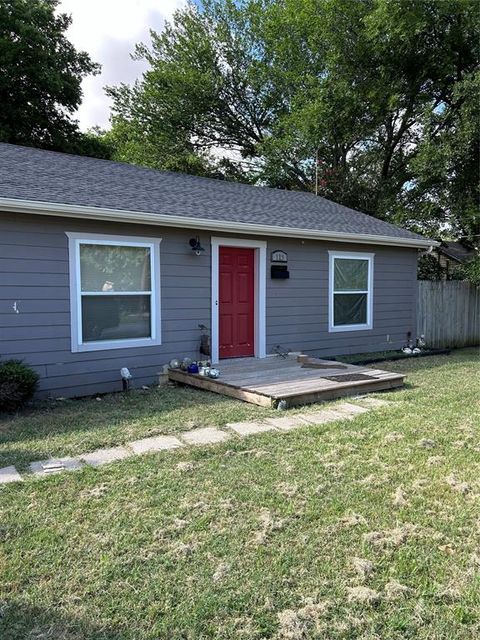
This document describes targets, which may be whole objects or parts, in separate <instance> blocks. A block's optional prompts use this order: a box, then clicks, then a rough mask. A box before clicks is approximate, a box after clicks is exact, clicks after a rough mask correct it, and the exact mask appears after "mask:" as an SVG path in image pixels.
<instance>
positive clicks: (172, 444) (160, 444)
mask: <svg viewBox="0 0 480 640" xmlns="http://www.w3.org/2000/svg"><path fill="white" fill-rule="evenodd" d="M128 446H129V447H131V448H132V449H133V452H134V453H136V454H138V455H139V454H142V453H149V452H150V451H163V450H165V449H176V448H177V447H183V446H184V445H183V442H180V440H179V439H178V438H174V437H173V436H156V437H153V438H143V439H142V440H135V441H134V442H129V443H128Z"/></svg>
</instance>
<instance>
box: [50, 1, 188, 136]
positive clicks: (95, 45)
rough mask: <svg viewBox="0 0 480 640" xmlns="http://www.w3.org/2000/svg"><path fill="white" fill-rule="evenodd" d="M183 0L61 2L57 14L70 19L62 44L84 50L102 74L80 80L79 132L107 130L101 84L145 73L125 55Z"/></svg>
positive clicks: (159, 26) (130, 79) (141, 65)
mask: <svg viewBox="0 0 480 640" xmlns="http://www.w3.org/2000/svg"><path fill="white" fill-rule="evenodd" d="M185 1H186V0H62V1H61V2H60V4H59V6H58V9H57V11H58V12H61V13H68V14H71V16H72V24H71V26H70V28H69V30H68V31H67V37H68V39H69V40H70V41H71V42H72V43H73V44H74V45H75V47H76V48H77V49H78V50H82V51H87V52H88V53H89V54H90V57H91V58H92V60H94V61H95V62H99V63H100V64H101V65H102V72H101V73H100V74H99V75H98V76H95V77H89V78H85V79H84V81H83V83H82V89H83V102H82V105H81V106H80V108H79V110H78V112H77V114H76V117H77V118H78V120H79V122H80V128H81V129H83V130H86V129H88V128H89V127H93V126H95V125H99V126H101V127H107V126H108V122H109V115H110V110H109V106H110V100H109V98H107V96H106V95H105V93H104V91H103V87H104V86H105V85H114V84H119V83H120V82H127V83H131V82H133V81H134V80H135V79H136V78H138V77H140V76H141V74H142V72H143V71H144V70H145V64H144V63H143V62H138V61H133V60H132V59H131V58H130V54H131V53H132V52H133V50H134V48H135V45H136V44H137V43H138V42H149V40H150V35H149V31H150V29H153V30H155V31H160V30H161V29H162V28H163V25H164V23H165V19H167V20H168V19H169V18H171V16H172V14H173V12H174V11H175V9H178V8H179V7H181V6H183V5H184V4H185Z"/></svg>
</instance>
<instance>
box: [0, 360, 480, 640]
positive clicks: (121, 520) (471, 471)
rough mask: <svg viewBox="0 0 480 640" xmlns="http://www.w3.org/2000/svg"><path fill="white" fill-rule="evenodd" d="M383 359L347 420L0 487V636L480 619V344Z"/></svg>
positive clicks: (108, 637) (393, 638)
mask: <svg viewBox="0 0 480 640" xmlns="http://www.w3.org/2000/svg"><path fill="white" fill-rule="evenodd" d="M388 366H389V365H388V364H387V365H386V367H388ZM391 366H392V368H394V369H398V370H400V371H405V372H407V373H408V375H409V378H408V381H409V386H408V387H407V388H406V389H405V390H403V391H401V392H396V393H390V394H388V399H389V400H390V402H391V405H390V406H389V407H384V408H382V409H381V410H372V411H371V412H369V413H368V414H364V415H360V416H358V417H356V418H355V419H354V420H352V421H348V422H347V421H342V422H339V423H336V424H333V423H330V424H323V425H318V426H305V427H301V428H299V429H296V430H293V431H291V432H288V433H281V434H280V433H265V434H262V435H259V436H254V437H252V438H251V439H249V440H248V441H247V440H240V439H238V440H234V439H231V440H230V441H229V442H228V443H224V444H219V445H215V446H211V447H206V448H201V447H199V448H195V449H194V450H192V449H188V450H187V449H186V448H182V449H177V450H174V451H169V452H158V453H155V454H152V455H148V456H143V457H138V458H133V457H132V458H129V459H126V460H124V461H121V462H118V463H115V464H112V465H107V466H105V467H102V468H98V469H92V468H85V469H83V470H81V471H79V472H76V473H72V474H65V475H62V476H53V477H48V478H45V479H42V480H34V479H27V480H26V481H25V482H24V483H19V484H18V485H10V486H4V487H2V488H1V489H0V544H1V547H2V554H3V555H0V603H1V604H0V609H1V611H2V616H1V617H0V637H1V638H2V640H4V639H5V640H26V639H28V640H37V639H38V640H39V639H40V638H42V640H163V639H165V640H166V639H168V640H199V639H202V640H238V639H239V638H242V639H243V638H245V640H357V639H358V640H360V639H361V640H379V639H381V640H404V639H413V638H415V640H417V639H418V640H472V639H473V638H477V637H480V627H479V620H480V605H479V603H480V579H479V576H480V559H479V547H478V540H479V536H480V519H479V515H478V514H479V506H480V500H479V480H478V478H479V477H480V457H479V456H478V449H479V447H480V440H479V435H478V430H477V429H478V427H477V425H478V424H480V411H479V408H478V402H477V400H478V393H479V388H478V382H477V379H476V378H475V374H476V372H477V368H478V360H477V355H476V354H475V353H472V352H468V351H464V352H459V353H457V354H455V355H452V356H451V357H436V358H423V359H421V360H415V361H413V360H412V361H410V360H407V361H401V362H397V363H393V364H392V365H391ZM144 398H146V399H149V398H150V396H149V394H146V395H145V396H144ZM167 400H168V398H167ZM167 404H168V402H167ZM98 405H99V406H103V401H102V402H101V403H98ZM220 405H221V406H222V407H225V405H223V404H222V403H220ZM237 405H238V403H236V404H235V403H233V404H232V405H229V406H232V407H237ZM123 409H124V410H125V407H124V408H123ZM172 410H173V409H172ZM210 410H211V406H210V407H208V409H205V408H203V409H202V408H199V411H205V414H204V415H205V416H206V415H207V413H208V411H210ZM114 414H115V412H114ZM179 415H180V414H179ZM177 417H178V416H177ZM217 418H218V420H219V421H220V422H221V420H228V421H236V420H238V416H235V418H233V417H231V416H228V417H227V416H224V417H222V418H220V416H219V414H217ZM22 419H24V418H22ZM123 419H128V411H125V415H124V416H123ZM152 419H153V418H152ZM191 419H193V418H191ZM196 423H197V424H201V420H196ZM392 433H395V434H400V435H401V436H402V437H398V436H395V437H394V438H393V437H387V436H388V434H392ZM29 437H30V436H26V438H25V440H24V441H23V442H22V444H21V447H20V448H21V449H22V451H24V452H25V451H27V450H28V446H29V445H28V438H29ZM423 439H429V440H432V441H434V442H435V446H434V447H428V446H427V447H425V446H422V445H420V444H419V442H420V441H421V440H423ZM17 440H21V435H18V437H17ZM460 441H461V442H462V445H461V446H460ZM70 442H73V440H71V441H70ZM35 446H37V445H35ZM22 455H23V454H22ZM432 459H433V461H432ZM394 503H396V504H394Z"/></svg>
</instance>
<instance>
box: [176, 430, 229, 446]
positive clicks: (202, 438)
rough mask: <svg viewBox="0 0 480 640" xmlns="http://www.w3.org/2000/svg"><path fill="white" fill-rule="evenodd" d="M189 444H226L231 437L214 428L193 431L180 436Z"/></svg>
mask: <svg viewBox="0 0 480 640" xmlns="http://www.w3.org/2000/svg"><path fill="white" fill-rule="evenodd" d="M180 436H181V437H182V439H183V440H185V442H186V443H187V444H215V443H217V442H224V441H225V440H228V438H229V437H230V436H229V435H228V433H225V431H220V430H219V429H215V428H214V427H205V428H204V429H192V430H191V431H186V432H185V433H182V434H180Z"/></svg>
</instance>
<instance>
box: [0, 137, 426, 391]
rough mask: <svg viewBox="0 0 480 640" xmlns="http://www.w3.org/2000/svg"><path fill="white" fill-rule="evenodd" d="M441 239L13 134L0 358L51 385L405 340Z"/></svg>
mask: <svg viewBox="0 0 480 640" xmlns="http://www.w3.org/2000/svg"><path fill="white" fill-rule="evenodd" d="M431 245H436V243H434V242H433V241H431V240H428V239H426V238H423V237H421V236H419V235H416V234H414V233H410V232H409V231H405V230H404V229H400V228H398V227H395V226H393V225H390V224H388V223H386V222H382V221H380V220H377V219H376V218H373V217H370V216H367V215H365V214H363V213H359V212H357V211H353V210H352V209H348V208H346V207H343V206H340V205H338V204H335V203H333V202H330V201H328V200H325V199H323V198H320V197H316V196H314V195H313V194H310V193H301V192H293V191H284V190H279V189H270V188H264V187H252V186H248V185H244V184H238V183H232V182H225V181H221V180H212V179H207V178H199V177H194V176H189V175H184V174H180V173H169V172H159V171H154V170H151V169H145V168H141V167H137V166H132V165H128V164H122V163H116V162H110V161H106V160H97V159H92V158H87V157H80V156H73V155H65V154H60V153H54V152H49V151H41V150H37V149H31V148H26V147H18V146H13V145H5V144H3V145H0V357H1V358H3V359H5V358H13V357H14V358H22V359H24V360H25V362H27V363H29V364H31V365H32V366H33V367H34V368H35V369H36V370H37V371H38V372H39V373H40V375H41V387H40V393H41V394H43V395H47V394H51V395H56V396H75V395H88V394H94V393H100V392H107V391H113V390H116V389H119V388H120V387H121V384H120V373H119V371H120V368H121V367H128V368H129V369H130V371H131V372H132V374H133V378H134V382H135V384H136V385H140V384H146V383H151V382H152V381H154V380H155V379H156V373H157V372H158V371H159V370H161V369H162V366H163V365H164V364H166V363H168V362H169V361H170V359H172V358H174V357H177V358H178V357H180V358H182V357H184V356H189V357H199V346H200V336H201V330H200V328H199V325H205V326H207V327H208V328H209V330H210V340H211V355H212V360H213V361H215V362H216V361H218V360H221V359H222V358H224V357H247V356H256V357H258V358H263V357H266V356H268V355H269V354H271V353H272V352H273V351H275V349H276V347H277V345H281V346H282V348H284V349H290V350H293V351H302V352H306V353H311V354H318V355H325V356H329V355H330V356H331V355H337V354H346V353H355V352H366V351H379V350H383V349H387V348H398V347H401V346H402V344H403V343H404V341H405V337H406V334H407V332H408V331H410V332H412V335H413V336H414V335H415V324H416V269H417V253H418V250H419V249H423V250H425V249H426V248H428V247H429V246H431Z"/></svg>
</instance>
